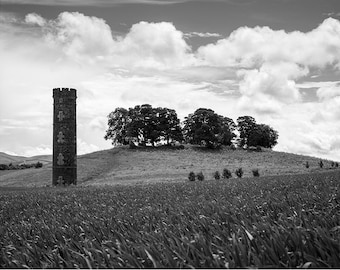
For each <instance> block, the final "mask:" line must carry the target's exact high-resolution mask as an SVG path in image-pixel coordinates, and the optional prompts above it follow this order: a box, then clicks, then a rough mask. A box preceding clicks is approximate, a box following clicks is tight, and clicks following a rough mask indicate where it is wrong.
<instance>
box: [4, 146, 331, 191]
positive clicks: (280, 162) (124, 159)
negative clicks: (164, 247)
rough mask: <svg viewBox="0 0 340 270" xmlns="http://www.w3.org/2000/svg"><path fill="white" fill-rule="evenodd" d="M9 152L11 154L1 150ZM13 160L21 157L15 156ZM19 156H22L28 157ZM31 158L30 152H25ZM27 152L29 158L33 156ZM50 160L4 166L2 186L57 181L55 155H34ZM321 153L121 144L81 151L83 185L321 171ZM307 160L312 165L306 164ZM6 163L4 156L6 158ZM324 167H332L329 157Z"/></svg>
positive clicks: (80, 181) (80, 171)
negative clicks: (224, 172) (218, 174)
mask: <svg viewBox="0 0 340 270" xmlns="http://www.w3.org/2000/svg"><path fill="white" fill-rule="evenodd" d="M1 157H6V155H3V154H2V155H1ZM9 158H12V159H13V160H14V159H15V157H11V156H10V157H9ZM22 158H24V157H18V158H17V159H16V162H22ZM24 160H25V158H24ZM27 160H29V159H28V158H26V162H28V161H27ZM33 160H36V161H40V162H42V161H44V162H43V163H44V166H43V168H40V169H35V168H32V169H26V170H13V171H0V186H2V187H4V186H15V187H30V186H31V187H32V186H37V187H42V186H48V185H51V182H52V181H51V177H52V164H51V156H40V157H33ZM319 160H320V159H318V158H314V157H308V156H301V155H295V154H290V153H283V152H276V151H270V150H265V151H262V152H248V151H245V150H229V149H223V150H220V151H212V150H208V149H205V148H202V147H194V146H186V148H185V149H183V150H175V149H164V148H162V149H152V148H150V149H149V148H147V149H129V148H128V147H117V148H113V149H110V150H104V151H98V152H93V153H90V154H86V155H82V156H78V161H77V162H78V184H79V185H85V186H87V185H116V184H138V183H140V184H144V183H151V182H164V181H166V182H169V181H171V182H183V181H187V176H188V174H189V172H190V171H193V172H195V173H198V172H200V171H202V172H203V174H204V176H205V179H206V180H211V179H213V176H212V175H213V173H214V172H215V171H216V170H218V171H220V172H222V170H223V169H224V168H227V169H229V170H230V171H231V172H233V176H234V177H235V175H234V171H235V170H236V169H237V168H239V167H242V168H243V171H244V176H243V177H251V176H252V169H259V172H260V176H269V175H284V174H299V173H307V172H314V171H319V170H320V168H319V165H318V162H319ZM306 161H308V162H309V164H310V168H309V169H307V168H306V167H305V165H304V164H305V163H306ZM0 163H1V162H0ZM324 164H325V166H324V168H323V170H325V169H327V168H329V167H330V162H329V161H324Z"/></svg>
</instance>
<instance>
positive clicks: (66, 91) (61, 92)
mask: <svg viewBox="0 0 340 270" xmlns="http://www.w3.org/2000/svg"><path fill="white" fill-rule="evenodd" d="M76 92H77V91H76V89H74V88H53V98H55V97H63V96H67V97H68V98H76V97H77V93H76Z"/></svg>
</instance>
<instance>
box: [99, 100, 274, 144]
mask: <svg viewBox="0 0 340 270" xmlns="http://www.w3.org/2000/svg"><path fill="white" fill-rule="evenodd" d="M108 126H109V128H108V130H107V131H106V135H105V139H106V140H108V139H111V140H112V144H113V145H122V144H123V145H126V144H129V143H131V141H136V142H137V143H138V144H139V145H146V144H147V143H150V144H152V145H155V143H157V142H163V143H166V144H170V143H172V142H176V141H177V142H183V141H185V142H187V143H190V144H196V145H205V146H206V147H208V148H218V147H220V146H222V145H226V146H228V145H233V141H234V139H235V138H237V139H236V142H237V145H238V146H239V147H242V148H244V147H251V146H262V147H267V148H272V147H273V146H274V145H276V144H277V139H278V133H277V131H275V130H274V129H272V128H271V127H270V126H268V125H265V124H257V123H256V121H255V119H254V118H253V117H251V116H241V117H239V118H237V125H236V124H235V122H234V121H233V120H232V119H231V118H228V117H224V116H222V115H219V114H217V113H215V112H214V111H213V110H211V109H204V108H200V109H197V110H196V111H195V112H194V113H192V114H189V115H188V116H187V117H185V120H184V122H183V123H182V127H181V125H180V121H179V119H178V117H177V113H176V111H175V110H172V109H168V108H160V107H159V108H152V106H151V105H149V104H144V105H141V106H139V105H138V106H135V107H134V108H129V109H128V110H127V109H124V108H117V109H115V110H114V111H113V112H111V113H110V114H109V115H108ZM237 132H238V133H239V136H237Z"/></svg>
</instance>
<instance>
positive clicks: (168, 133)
mask: <svg viewBox="0 0 340 270" xmlns="http://www.w3.org/2000/svg"><path fill="white" fill-rule="evenodd" d="M108 125H109V128H108V130H107V131H106V135H105V137H104V138H105V139H106V140H108V139H111V140H112V144H113V145H121V144H123V145H126V144H129V143H131V142H132V141H136V142H137V143H138V144H139V145H146V144H147V143H150V144H152V145H153V146H154V145H155V143H157V142H159V141H164V142H166V144H170V143H172V142H174V141H183V134H182V129H181V126H180V121H179V119H178V117H177V113H176V111H175V110H172V109H168V108H161V107H158V108H152V106H151V105H149V104H144V105H141V106H139V105H137V106H135V107H134V108H129V109H128V110H127V109H124V108H117V109H115V110H114V111H113V112H111V113H110V114H109V116H108Z"/></svg>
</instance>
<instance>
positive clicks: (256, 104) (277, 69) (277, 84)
mask: <svg viewBox="0 0 340 270" xmlns="http://www.w3.org/2000/svg"><path fill="white" fill-rule="evenodd" d="M306 73H307V70H305V69H302V68H300V67H299V66H297V65H296V64H293V63H276V64H272V63H265V64H263V65H262V66H261V68H260V69H253V70H240V71H239V72H238V75H239V77H241V78H243V80H241V81H240V93H241V99H240V100H239V106H240V108H242V109H249V110H250V111H251V110H252V109H253V110H255V111H257V112H259V113H277V112H279V111H280V110H281V107H282V104H284V103H286V104H287V103H291V102H298V101H299V100H300V98H301V95H300V93H299V89H298V88H297V86H296V84H295V81H294V80H293V79H294V78H296V77H300V76H303V75H305V74H306Z"/></svg>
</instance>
